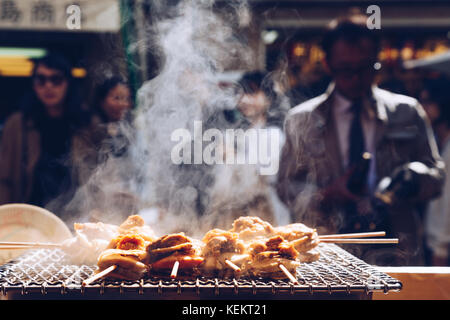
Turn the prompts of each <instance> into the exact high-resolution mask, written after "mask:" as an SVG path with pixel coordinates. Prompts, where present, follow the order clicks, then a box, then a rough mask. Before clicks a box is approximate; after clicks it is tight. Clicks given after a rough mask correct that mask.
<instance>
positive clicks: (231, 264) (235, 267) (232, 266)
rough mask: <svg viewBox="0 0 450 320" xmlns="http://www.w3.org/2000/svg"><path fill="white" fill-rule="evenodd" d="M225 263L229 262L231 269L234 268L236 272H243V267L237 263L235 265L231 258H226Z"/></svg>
mask: <svg viewBox="0 0 450 320" xmlns="http://www.w3.org/2000/svg"><path fill="white" fill-rule="evenodd" d="M225 263H226V264H227V266H229V267H230V268H231V269H233V270H234V271H235V272H241V268H239V267H238V266H237V265H235V264H234V263H233V262H231V261H230V260H228V259H226V260H225Z"/></svg>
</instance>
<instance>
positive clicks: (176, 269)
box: [170, 261, 180, 279]
mask: <svg viewBox="0 0 450 320" xmlns="http://www.w3.org/2000/svg"><path fill="white" fill-rule="evenodd" d="M179 266H180V262H179V261H175V263H174V264H173V267H172V273H171V274H170V278H172V279H175V278H176V277H177V273H178V267H179Z"/></svg>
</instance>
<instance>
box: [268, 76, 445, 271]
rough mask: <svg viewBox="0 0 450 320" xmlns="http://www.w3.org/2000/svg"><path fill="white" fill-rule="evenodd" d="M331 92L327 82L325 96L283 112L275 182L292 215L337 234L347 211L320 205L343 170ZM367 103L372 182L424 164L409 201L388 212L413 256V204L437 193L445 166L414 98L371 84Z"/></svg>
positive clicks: (417, 227)
mask: <svg viewBox="0 0 450 320" xmlns="http://www.w3.org/2000/svg"><path fill="white" fill-rule="evenodd" d="M333 91H334V85H333V84H331V85H330V87H329V88H328V89H327V91H326V92H325V93H324V94H322V95H320V96H318V97H316V98H313V99H311V100H308V101H306V102H304V103H302V104H300V105H298V106H296V107H294V108H293V109H291V110H290V112H289V114H288V115H287V117H286V120H285V133H286V143H285V145H284V148H283V151H282V155H281V160H280V170H279V175H278V185H277V191H278V194H279V196H280V198H281V199H282V201H283V202H284V203H285V204H286V205H287V206H288V207H289V209H290V211H291V214H292V219H293V220H294V221H298V222H304V223H307V224H310V225H312V226H314V227H316V228H318V230H319V233H322V234H324V233H334V232H338V231H339V228H340V226H341V224H342V220H343V219H344V216H345V214H346V212H345V209H343V208H340V207H338V206H335V207H332V208H330V207H327V208H324V206H323V205H322V204H323V201H322V200H323V198H322V196H321V193H320V192H319V191H320V190H321V189H323V188H325V187H326V186H327V185H329V184H330V183H332V182H333V181H335V180H336V179H337V178H339V177H340V176H342V175H343V174H344V171H345V169H344V167H343V165H342V160H341V155H340V151H339V150H340V149H339V143H338V138H337V134H336V126H335V124H334V121H333V115H332V112H331V108H332V99H331V97H332V94H333ZM370 106H371V107H370V109H369V111H370V112H373V115H374V117H375V119H376V120H375V121H376V129H375V130H376V131H375V149H376V151H375V159H376V176H377V181H376V182H377V183H378V182H379V181H380V179H382V178H383V177H386V176H390V175H391V174H392V173H393V172H394V170H395V169H397V168H399V167H401V166H403V165H406V164H408V163H411V162H416V161H417V162H421V163H423V164H424V165H425V166H426V167H427V170H425V171H424V172H421V174H420V178H419V181H420V183H419V184H420V185H419V193H418V196H417V197H415V199H414V201H408V202H405V203H402V204H401V205H397V206H396V207H394V208H390V209H389V212H388V217H389V224H390V228H391V230H392V235H393V236H398V237H400V238H401V239H400V242H401V243H402V246H399V247H401V251H402V254H403V255H405V256H407V257H412V256H417V255H418V254H417V251H422V250H421V243H422V239H421V236H422V223H421V221H420V217H419V215H418V213H417V210H415V209H416V208H417V205H418V203H423V202H426V201H428V200H430V199H432V198H433V197H436V196H437V195H439V194H440V191H441V187H442V184H443V180H444V164H443V162H442V160H441V159H440V156H439V154H438V149H437V146H436V142H435V139H434V135H433V132H432V129H431V127H430V124H429V121H428V119H427V117H426V114H425V112H424V110H423V108H422V107H421V105H420V104H419V102H418V101H417V100H416V99H414V98H411V97H407V96H404V95H399V94H394V93H391V92H388V91H386V90H382V89H380V88H378V87H376V86H373V87H372V97H371V98H370ZM402 239H404V240H403V241H402ZM411 251H413V252H411ZM408 260H410V261H412V260H411V259H408ZM402 261H404V260H402ZM421 261H422V260H421ZM404 263H407V262H406V261H404Z"/></svg>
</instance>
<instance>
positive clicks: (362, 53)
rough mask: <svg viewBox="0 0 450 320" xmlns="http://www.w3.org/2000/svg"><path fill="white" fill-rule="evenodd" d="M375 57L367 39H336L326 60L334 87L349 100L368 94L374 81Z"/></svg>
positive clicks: (373, 47)
mask: <svg viewBox="0 0 450 320" xmlns="http://www.w3.org/2000/svg"><path fill="white" fill-rule="evenodd" d="M376 58H377V57H376V52H375V46H374V44H373V43H372V42H371V41H370V40H369V39H361V40H360V41H359V42H358V43H349V42H347V41H345V40H338V41H336V42H335V44H334V45H333V47H332V49H331V55H330V57H328V61H327V63H328V68H329V71H330V73H331V75H332V77H333V79H334V82H335V84H336V89H337V90H338V91H339V92H340V93H341V94H342V95H344V96H345V97H347V98H348V99H350V100H356V99H358V98H361V97H363V96H364V95H366V94H368V93H369V92H370V88H371V86H372V83H373V82H374V77H375V69H374V67H373V65H374V63H375V62H376Z"/></svg>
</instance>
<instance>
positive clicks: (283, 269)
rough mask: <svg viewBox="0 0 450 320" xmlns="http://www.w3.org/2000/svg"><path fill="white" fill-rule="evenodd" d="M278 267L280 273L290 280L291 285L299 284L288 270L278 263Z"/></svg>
mask: <svg viewBox="0 0 450 320" xmlns="http://www.w3.org/2000/svg"><path fill="white" fill-rule="evenodd" d="M278 267H279V268H280V270H281V271H283V273H284V274H285V275H286V277H288V278H289V280H291V282H292V283H293V284H299V283H298V280H297V279H296V278H295V277H294V276H293V275H292V273H290V272H289V270H288V269H287V268H286V267H285V266H284V265H282V264H281V263H280V264H278Z"/></svg>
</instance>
